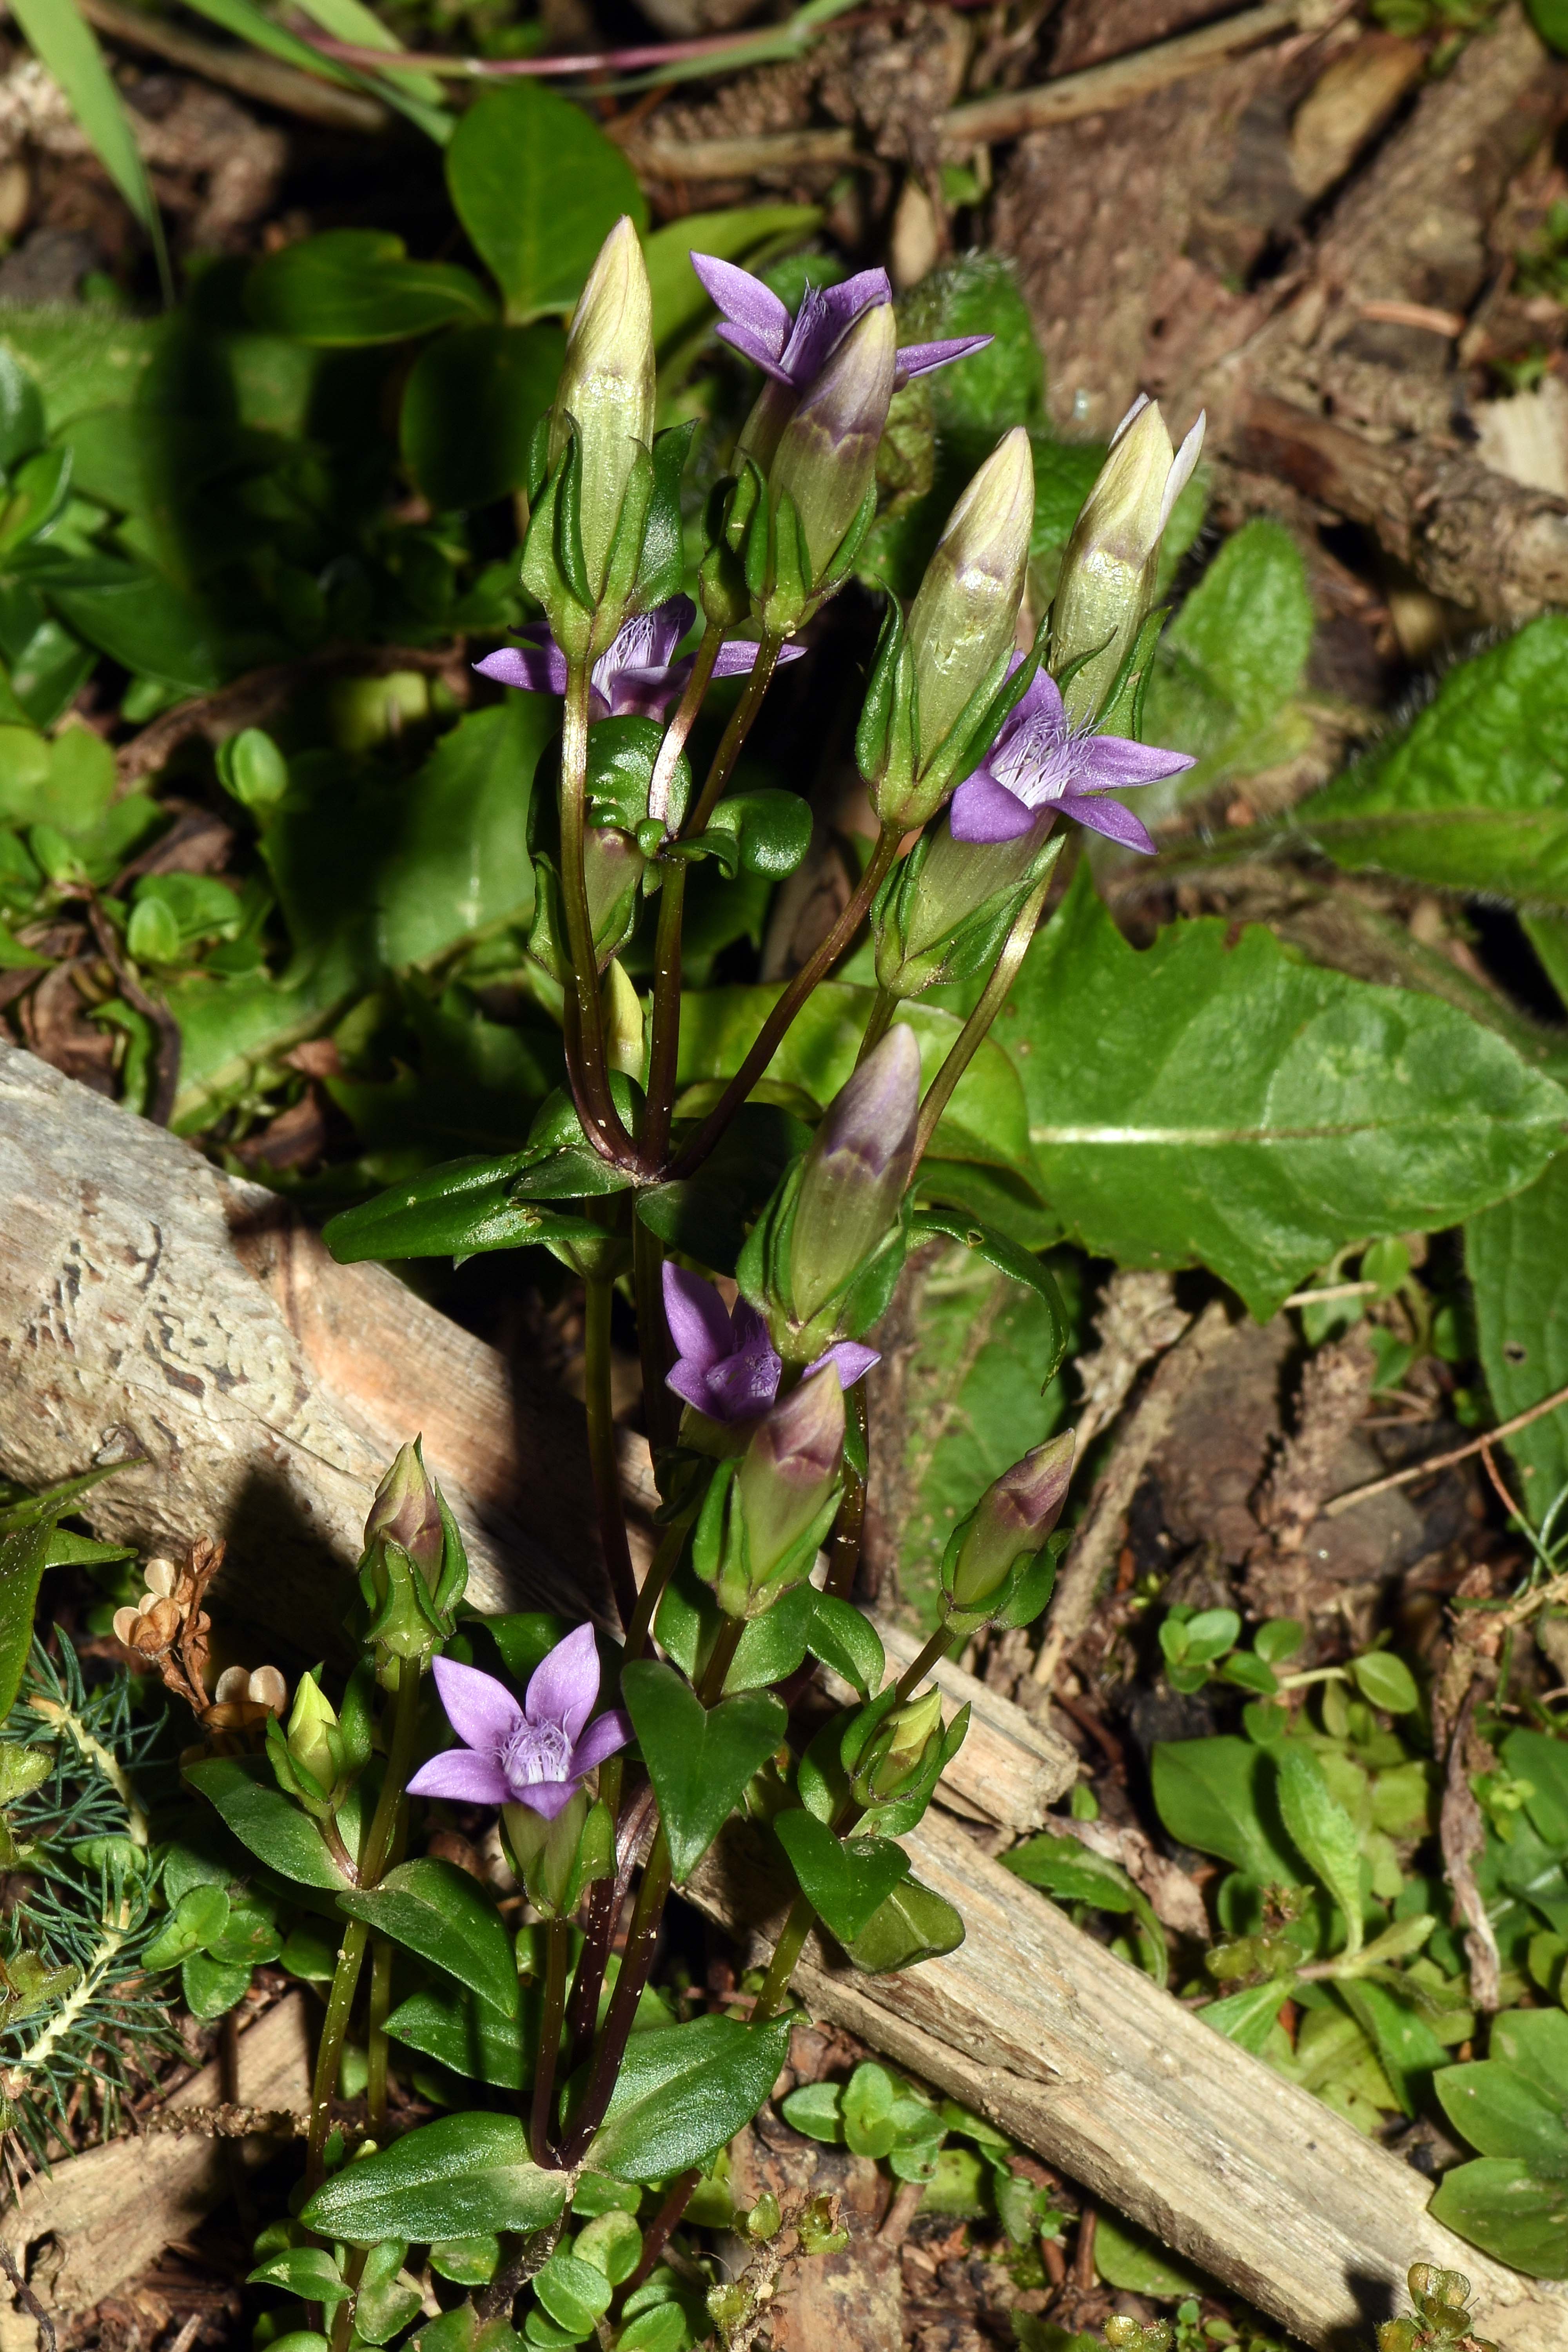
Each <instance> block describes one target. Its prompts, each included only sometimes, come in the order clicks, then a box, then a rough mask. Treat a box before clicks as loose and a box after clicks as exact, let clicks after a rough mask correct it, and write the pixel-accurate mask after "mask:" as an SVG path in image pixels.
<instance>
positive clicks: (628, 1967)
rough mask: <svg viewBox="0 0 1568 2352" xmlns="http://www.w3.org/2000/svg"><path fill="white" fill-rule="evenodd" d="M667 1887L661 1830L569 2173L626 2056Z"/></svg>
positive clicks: (573, 2137)
mask: <svg viewBox="0 0 1568 2352" xmlns="http://www.w3.org/2000/svg"><path fill="white" fill-rule="evenodd" d="M669 1884H670V1864H669V1842H668V1839H667V1838H666V1836H665V1834H664V1831H663V1829H662V1828H661V1829H660V1830H659V1832H658V1836H657V1837H656V1838H655V1840H654V1842H653V1852H652V1853H650V1854H649V1855H648V1858H647V1868H646V1869H645V1870H644V1872H643V1878H642V1885H641V1886H640V1887H639V1888H638V1889H637V1909H636V1910H635V1911H634V1912H633V1914H632V1924H631V1929H630V1932H629V1934H628V1935H627V1937H626V1951H625V1954H624V1955H623V1957H622V1960H621V1969H620V1974H619V1975H618V1976H617V1977H616V1990H615V1993H614V1995H613V1997H612V1999H611V2001H610V2013H609V2015H608V2017H607V2018H606V2019H605V2031H604V2033H603V2034H602V2035H601V2037H600V2041H599V2049H598V2054H597V2056H596V2058H595V2062H594V2073H593V2078H592V2080H591V2081H590V2083H589V2084H588V2088H587V2090H586V2092H585V2093H584V2097H583V2104H582V2105H581V2106H580V2107H579V2109H578V2111H577V2114H576V2116H575V2118H574V2122H573V2125H572V2129H571V2131H570V2132H569V2133H568V2134H567V2137H566V2138H565V2140H564V2141H563V2144H562V2148H561V2162H562V2164H563V2166H564V2167H565V2168H567V2169H568V2170H571V2169H572V2168H574V2167H575V2166H577V2165H579V2164H581V2163H582V2161H583V2158H584V2155H585V2154H586V2152H587V2147H588V2143H589V2141H590V2140H591V2139H592V2138H593V2137H594V2134H595V2132H596V2131H597V2130H598V2128H599V2126H600V2125H601V2124H602V2123H603V2122H604V2120H605V2109H606V2108H607V2107H608V2105H609V2104H610V2096H611V2094H612V2092H613V2091H614V2090H615V2087H616V2076H617V2075H618V2074H619V2073H620V2071H621V2061H622V2059H623V2058H624V2057H625V2056H626V2043H627V2042H628V2041H629V2040H630V2038H631V2031H632V2021H633V2019H634V2018H635V2017H636V2015H637V2002H638V2001H639V2000H641V1998H642V1991H643V1987H644V1986H645V1985H646V1984H647V1979H648V1973H649V1971H650V1969H652V1967H653V1956H654V1951H655V1948H657V1946H658V1928H659V1921H660V1920H661V1919H662V1918H663V1916H664V1906H665V1898H666V1897H667V1896H668V1893H669Z"/></svg>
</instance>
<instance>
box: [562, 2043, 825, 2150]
mask: <svg viewBox="0 0 1568 2352" xmlns="http://www.w3.org/2000/svg"><path fill="white" fill-rule="evenodd" d="M789 2036H790V2021H789V2019H788V2018H787V2017H774V2018H770V2019H769V2020H768V2021H767V2023H766V2024H765V2025H755V2026H753V2025H743V2024H742V2022H741V2021H740V2020H739V2019H738V2018H733V2017H715V2016H710V2017H698V2018H694V2019H693V2020H692V2021H691V2023H690V2024H689V2025H673V2026H669V2027H667V2028H665V2029H662V2030H660V2031H656V2032H650V2033H634V2034H633V2036H632V2038H631V2041H630V2042H628V2044H627V2045H626V2057H625V2059H624V2060H623V2061H622V2063H621V2071H620V2074H619V2076H618V2078H617V2080H616V2088H615V2095H614V2096H613V2097H612V2098H611V2101H610V2105H609V2107H608V2110H607V2111H606V2113H605V2120H604V2122H603V2123H602V2124H601V2125H600V2126H599V2129H598V2131H597V2132H596V2133H595V2136H594V2138H593V2141H592V2143H591V2144H590V2146H589V2149H588V2155H587V2159H586V2160H587V2162H588V2164H589V2165H591V2166H592V2167H593V2168H594V2169H595V2171H598V2172H608V2173H610V2174H612V2175H613V2176H614V2178H615V2179H617V2180H660V2179H665V2178H666V2177H667V2176H668V2174H670V2173H675V2172H684V2171H686V2170H687V2169H688V2168H689V2166H691V2165H694V2164H705V2163H706V2162H707V2160H708V2158H710V2156H712V2155H713V2153H714V2151H715V2150H716V2149H718V2148H721V2147H723V2146H724V2145H725V2143H726V2141H728V2140H731V2139H732V2138H733V2137H734V2136H735V2134H736V2133H737V2132H738V2131H739V2130H740V2128H741V2126H742V2124H747V2123H750V2122H751V2120H752V2116H754V2115H755V2114H756V2112H757V2109H758V2108H759V2107H760V2106H761V2105H762V2104H763V2100H764V2099H765V2098H766V2097H767V2095H768V2093H769V2092H770V2091H771V2090H772V2088H773V2084H774V2082H775V2081H776V2080H777V2078H778V2074H779V2069H780V2068H781V2067H782V2066H783V2064H784V2060H785V2058H786V2056H787V2055H788V2052H789Z"/></svg>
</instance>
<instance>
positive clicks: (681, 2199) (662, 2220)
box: [617, 2164, 702, 2305]
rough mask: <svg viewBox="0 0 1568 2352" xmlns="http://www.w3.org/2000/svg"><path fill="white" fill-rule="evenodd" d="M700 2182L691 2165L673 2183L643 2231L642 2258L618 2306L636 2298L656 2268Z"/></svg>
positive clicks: (699, 2172) (699, 2174)
mask: <svg viewBox="0 0 1568 2352" xmlns="http://www.w3.org/2000/svg"><path fill="white" fill-rule="evenodd" d="M701 2178H702V2168H701V2166H700V2165H697V2164H694V2165H693V2166H692V2168H691V2169H690V2171H689V2172H683V2173H682V2174H681V2175H680V2176H679V2179H677V2180H675V2181H674V2182H672V2184H671V2186H670V2189H669V2192H668V2196H667V2197H666V2198H665V2200H664V2202H663V2204H662V2205H661V2206H660V2207H659V2209H658V2212H657V2213H656V2214H655V2215H654V2217H653V2220H652V2221H650V2222H649V2223H648V2225H647V2229H646V2230H645V2231H643V2235H642V2254H641V2258H640V2259H639V2261H638V2263H637V2268H636V2270H635V2271H634V2272H633V2273H632V2274H631V2276H630V2278H629V2279H627V2281H626V2284H625V2286H624V2287H622V2289H621V2291H620V2294H619V2297H618V2299H617V2300H618V2302H619V2304H621V2305H624V2304H625V2302H626V2297H627V2296H628V2295H631V2294H636V2293H637V2289H638V2287H639V2286H641V2285H642V2284H643V2282H644V2280H645V2279H647V2277H648V2276H649V2274H650V2273H652V2271H653V2270H654V2269H655V2268H656V2267H657V2265H658V2258H659V2256H660V2255H661V2254H662V2253H663V2252H664V2250H665V2248H666V2246H667V2245H668V2243H669V2241H670V2239H671V2238H672V2237H673V2236H674V2234H675V2232H676V2231H677V2230H678V2229H679V2227H680V2217H681V2215H682V2214H683V2213H684V2212H685V2210H686V2209H687V2207H688V2206H689V2204H690V2202H691V2192H692V2190H693V2189H695V2188H696V2186H697V2184H698V2182H699V2181H700V2179H701Z"/></svg>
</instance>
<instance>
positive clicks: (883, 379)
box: [768, 302, 898, 582]
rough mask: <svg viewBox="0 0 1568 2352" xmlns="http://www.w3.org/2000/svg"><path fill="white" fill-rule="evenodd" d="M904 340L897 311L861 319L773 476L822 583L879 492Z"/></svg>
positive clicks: (882, 310)
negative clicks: (880, 461) (875, 488)
mask: <svg viewBox="0 0 1568 2352" xmlns="http://www.w3.org/2000/svg"><path fill="white" fill-rule="evenodd" d="M897 341H898V335H897V329H896V326H895V323H894V319H893V312H892V309H891V307H890V305H889V304H888V303H886V302H879V303H878V304H876V305H875V307H874V308H873V309H871V310H864V311H862V312H861V314H860V316H859V318H858V320H856V322H855V324H854V326H853V327H851V328H850V330H849V332H848V333H847V335H846V336H845V338H844V341H842V342H841V343H840V344H839V346H838V348H837V351H836V352H834V354H833V356H832V358H831V359H830V360H829V361H828V362H827V364H826V367H825V368H824V369H823V371H822V373H821V374H820V375H819V376H818V377H817V379H816V383H814V384H813V385H812V387H811V389H810V391H809V392H808V393H807V394H805V398H804V399H803V400H802V402H801V404H800V405H799V407H798V408H797V409H796V410H795V415H793V416H792V417H791V418H790V421H789V423H788V425H786V426H785V427H784V433H783V435H782V436H781V438H780V441H779V446H778V451H777V454H776V456H775V457H774V458H773V466H772V467H771V469H770V472H769V477H768V486H769V491H770V495H771V497H772V499H773V502H774V504H775V506H776V504H777V502H778V500H779V499H781V498H782V497H783V496H784V494H785V493H786V492H787V493H788V495H789V497H790V498H791V499H792V500H793V501H794V504H795V512H796V514H797V515H798V516H799V518H800V524H801V529H802V530H803V531H804V533H805V545H806V551H807V553H808V554H809V556H810V560H811V570H812V579H813V581H814V582H815V581H817V580H820V579H821V577H822V575H823V573H824V572H826V569H827V567H828V565H829V564H830V563H831V562H832V561H833V558H834V556H835V555H836V554H837V551H838V547H839V542H840V541H842V539H843V538H844V535H845V533H846V532H847V530H848V529H849V526H850V524H851V523H852V522H853V521H854V520H855V518H856V516H857V515H858V512H859V511H860V507H861V504H862V502H863V501H864V499H865V496H866V493H867V491H868V489H869V488H870V487H871V482H872V478H873V476H874V474H875V472H876V467H877V444H878V443H879V441H880V439H881V437H882V427H883V426H884V425H886V423H887V421H888V408H889V403H890V402H891V400H892V397H893V372H894V362H895V357H896V346H897Z"/></svg>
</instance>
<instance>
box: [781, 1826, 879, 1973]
mask: <svg viewBox="0 0 1568 2352" xmlns="http://www.w3.org/2000/svg"><path fill="white" fill-rule="evenodd" d="M773 1834H774V1836H775V1837H776V1838H777V1839H778V1842H779V1843H780V1845H782V1846H783V1848H784V1852H785V1853H786V1854H787V1855H788V1856H789V1860H790V1866H791V1868H792V1869H793V1870H794V1872H795V1877H796V1879H797V1880H798V1882H799V1884H800V1890H801V1892H802V1894H803V1895H805V1898H806V1900H807V1902H808V1903H810V1904H811V1905H812V1906H813V1908H814V1909H815V1910H816V1913H817V1915H818V1916H819V1917H820V1918H821V1919H822V1920H823V1921H824V1922H825V1924H826V1927H827V1928H828V1930H829V1931H830V1933H831V1934H833V1935H835V1936H837V1938H838V1940H839V1942H840V1943H841V1944H850V1943H853V1942H854V1940H855V1937H857V1936H858V1935H860V1934H861V1933H862V1931H863V1930H864V1929H865V1928H866V1927H868V1926H869V1925H870V1922H871V1919H872V1917H873V1916H874V1914H875V1913H876V1912H878V1911H879V1910H880V1908H881V1906H882V1905H883V1904H884V1903H885V1902H886V1900H887V1898H888V1896H889V1895H891V1894H892V1892H893V1890H894V1888H895V1887H896V1886H897V1885H899V1884H900V1881H901V1880H903V1879H905V1878H907V1877H908V1876H909V1874H910V1858H909V1855H908V1854H907V1853H905V1852H904V1850H903V1848H902V1847H901V1846H898V1845H895V1844H894V1843H893V1842H892V1840H891V1839H890V1838H855V1837H850V1838H838V1837H835V1835H834V1834H833V1832H832V1831H831V1830H830V1829H829V1828H828V1827H827V1825H826V1822H819V1821H817V1820H816V1818H815V1816H814V1815H813V1814H811V1813H808V1812H805V1811H793V1812H784V1813H780V1814H779V1815H778V1817H777V1819H776V1820H775V1821H774V1822H773Z"/></svg>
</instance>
